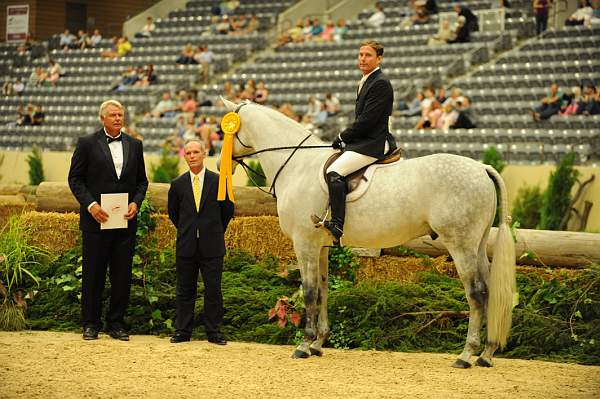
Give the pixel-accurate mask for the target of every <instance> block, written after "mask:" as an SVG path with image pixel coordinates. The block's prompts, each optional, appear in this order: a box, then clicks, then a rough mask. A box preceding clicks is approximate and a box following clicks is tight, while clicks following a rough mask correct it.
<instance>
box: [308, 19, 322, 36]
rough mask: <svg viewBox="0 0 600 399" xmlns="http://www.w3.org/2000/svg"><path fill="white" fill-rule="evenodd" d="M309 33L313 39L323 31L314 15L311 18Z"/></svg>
mask: <svg viewBox="0 0 600 399" xmlns="http://www.w3.org/2000/svg"><path fill="white" fill-rule="evenodd" d="M310 33H311V37H312V38H313V39H318V38H319V37H321V34H322V33H323V26H322V25H321V23H320V22H319V18H317V17H315V18H314V19H313V21H312V28H311V32H310Z"/></svg>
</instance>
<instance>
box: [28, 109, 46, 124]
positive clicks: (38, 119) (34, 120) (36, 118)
mask: <svg viewBox="0 0 600 399" xmlns="http://www.w3.org/2000/svg"><path fill="white" fill-rule="evenodd" d="M45 118H46V115H45V114H44V110H43V109H42V106H41V105H38V106H36V107H34V108H33V113H32V116H31V125H32V126H41V125H42V124H43V123H44V119H45Z"/></svg>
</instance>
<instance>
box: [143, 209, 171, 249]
mask: <svg viewBox="0 0 600 399" xmlns="http://www.w3.org/2000/svg"><path fill="white" fill-rule="evenodd" d="M152 218H153V219H154V220H155V221H156V228H155V229H154V231H152V232H150V234H148V241H152V240H156V241H155V243H156V248H157V249H158V250H161V251H162V250H165V249H174V248H175V239H176V238H177V231H176V230H175V226H173V223H171V221H170V220H169V217H168V216H167V215H163V214H160V213H158V214H154V215H152Z"/></svg>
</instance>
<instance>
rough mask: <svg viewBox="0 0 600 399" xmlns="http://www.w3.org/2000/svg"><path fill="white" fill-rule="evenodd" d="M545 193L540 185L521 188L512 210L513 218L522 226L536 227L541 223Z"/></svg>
mask: <svg viewBox="0 0 600 399" xmlns="http://www.w3.org/2000/svg"><path fill="white" fill-rule="evenodd" d="M542 201H543V194H542V192H541V190H540V187H539V186H532V187H529V186H523V187H521V188H519V191H518V193H517V197H516V198H515V203H514V207H513V210H512V218H513V220H515V221H518V222H519V225H520V227H521V228H524V229H535V228H536V227H537V226H538V225H539V223H540V217H541V216H540V212H541V211H540V210H541V208H542Z"/></svg>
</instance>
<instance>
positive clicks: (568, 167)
mask: <svg viewBox="0 0 600 399" xmlns="http://www.w3.org/2000/svg"><path fill="white" fill-rule="evenodd" d="M574 164H575V153H574V152H571V153H569V154H567V155H565V156H564V157H563V158H562V159H561V161H560V163H559V164H558V166H557V167H556V170H555V171H554V172H552V173H551V174H550V179H549V180H548V188H547V189H546V191H545V193H544V199H543V202H542V209H541V219H540V224H539V226H538V228H540V229H543V230H559V229H560V228H561V221H562V219H563V217H564V216H565V215H566V214H567V213H568V212H570V209H569V204H570V203H571V189H572V188H573V185H574V184H575V182H576V181H577V176H578V175H579V172H577V170H575V169H574V168H573V165H574Z"/></svg>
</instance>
